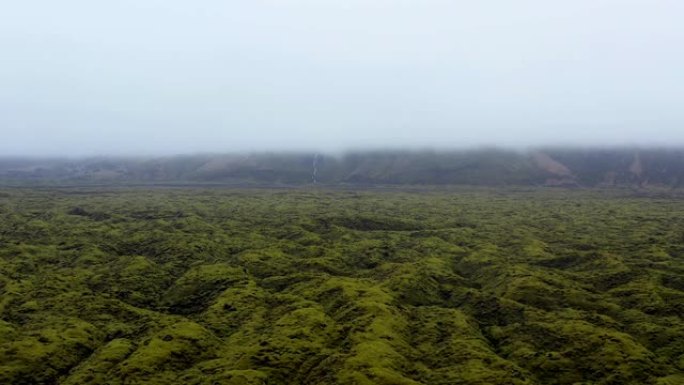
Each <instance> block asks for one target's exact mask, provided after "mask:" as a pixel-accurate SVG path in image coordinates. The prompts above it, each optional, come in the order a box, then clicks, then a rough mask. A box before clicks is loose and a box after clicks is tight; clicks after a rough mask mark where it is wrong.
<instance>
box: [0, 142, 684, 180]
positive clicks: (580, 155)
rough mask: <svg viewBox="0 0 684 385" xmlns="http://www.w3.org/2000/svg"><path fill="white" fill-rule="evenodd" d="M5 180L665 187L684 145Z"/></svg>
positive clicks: (384, 154)
mask: <svg viewBox="0 0 684 385" xmlns="http://www.w3.org/2000/svg"><path fill="white" fill-rule="evenodd" d="M0 181H2V183H6V184H8V183H38V184H49V183H65V182H69V183H76V184H79V183H83V184H88V183H99V184H102V183H105V184H108V183H176V182H178V183H181V182H182V183H186V182H190V183H255V184H263V183H268V184H310V183H313V182H314V181H315V182H316V183H321V184H364V185H374V184H383V185H392V184H399V185H402V184H407V185H408V184H411V185H416V184H429V185H447V184H456V185H483V186H497V185H521V186H525V185H535V186H540V185H541V186H566V187H571V186H635V187H646V186H666V187H673V188H676V187H680V186H681V185H682V182H683V181H684V149H606V150H600V149H591V150H581V149H539V150H533V151H527V152H519V151H510V150H500V149H480V150H468V151H380V152H351V153H347V154H345V155H340V156H332V155H325V154H312V153H309V154H307V153H299V154H287V153H261V154H227V155H193V156H174V157H161V158H90V159H79V160H65V159H31V158H23V159H18V158H0Z"/></svg>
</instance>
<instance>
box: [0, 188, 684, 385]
mask: <svg viewBox="0 0 684 385" xmlns="http://www.w3.org/2000/svg"><path fill="white" fill-rule="evenodd" d="M683 315H684V197H683V196H681V195H673V194H672V193H667V194H640V195H637V194H635V193H633V192H631V191H619V190H575V191H568V190H545V189H517V190H513V189H477V190H473V189H466V188H461V189H448V188H446V189H440V190H435V189H427V188H424V189H414V190H403V191H399V190H366V191H345V190H333V189H313V188H299V189H270V190H269V189H252V190H246V189H225V188H213V189H208V188H127V189H125V188H119V189H117V188H87V189H86V188H63V189H31V190H28V189H3V190H0V383H1V384H16V385H20V384H72V385H76V384H111V385H115V384H116V385H123V384H131V385H132V384H197V385H199V384H236V385H237V384H254V385H258V384H359V385H361V384H397V385H399V384H402V385H403V384H405V385H417V384H425V385H428V384H429V385H433V384H434V385H438V384H519V385H523V384H659V385H666V384H667V385H677V384H684V321H683V320H682V317H683Z"/></svg>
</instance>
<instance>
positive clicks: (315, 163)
mask: <svg viewBox="0 0 684 385" xmlns="http://www.w3.org/2000/svg"><path fill="white" fill-rule="evenodd" d="M317 174H318V154H314V157H313V172H312V174H311V181H312V182H313V183H314V184H316V183H317V182H318V181H317V180H316V175H317Z"/></svg>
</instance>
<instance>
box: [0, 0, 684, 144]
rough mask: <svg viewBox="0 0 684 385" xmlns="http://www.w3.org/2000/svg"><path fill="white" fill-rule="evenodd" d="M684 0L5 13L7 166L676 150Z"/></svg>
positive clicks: (162, 3)
mask: <svg viewBox="0 0 684 385" xmlns="http://www.w3.org/2000/svg"><path fill="white" fill-rule="evenodd" d="M683 19H684V2H682V1H680V0H670V1H666V0H638V1H637V0H574V1H563V2H560V1H548V0H546V1H542V0H538V1H532V0H520V1H510V0H483V1H454V0H449V1H447V0H444V1H440V0H413V1H411V0H404V1H401V0H395V1H386V0H372V1H368V0H315V1H314V0H311V1H303V0H301V1H297V0H280V1H275V0H273V1H268V0H250V1H218V0H204V1H195V2H190V1H179V0H154V1H152V0H119V1H110V2H103V1H86V0H63V1H47V0H42V1H37V0H22V1H5V2H3V4H2V5H0V155H31V156H33V155H50V156H52V155H78V156H80V155H99V154H102V155H132V154H141V155H163V154H175V153H194V152H229V151H265V150H308V149H316V150H321V151H338V150H343V149H351V148H361V149H364V148H394V147H426V146H429V147H437V148H451V147H454V148H460V147H469V146H481V145H496V146H511V147H521V146H538V145H558V144H563V145H575V146H605V145H630V146H631V145H637V146H650V145H670V146H671V145H684V125H683V123H684V108H682V106H681V103H682V100H684V74H683V72H682V68H684V50H682V46H683V44H684V24H683V23H682V20H683Z"/></svg>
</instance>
